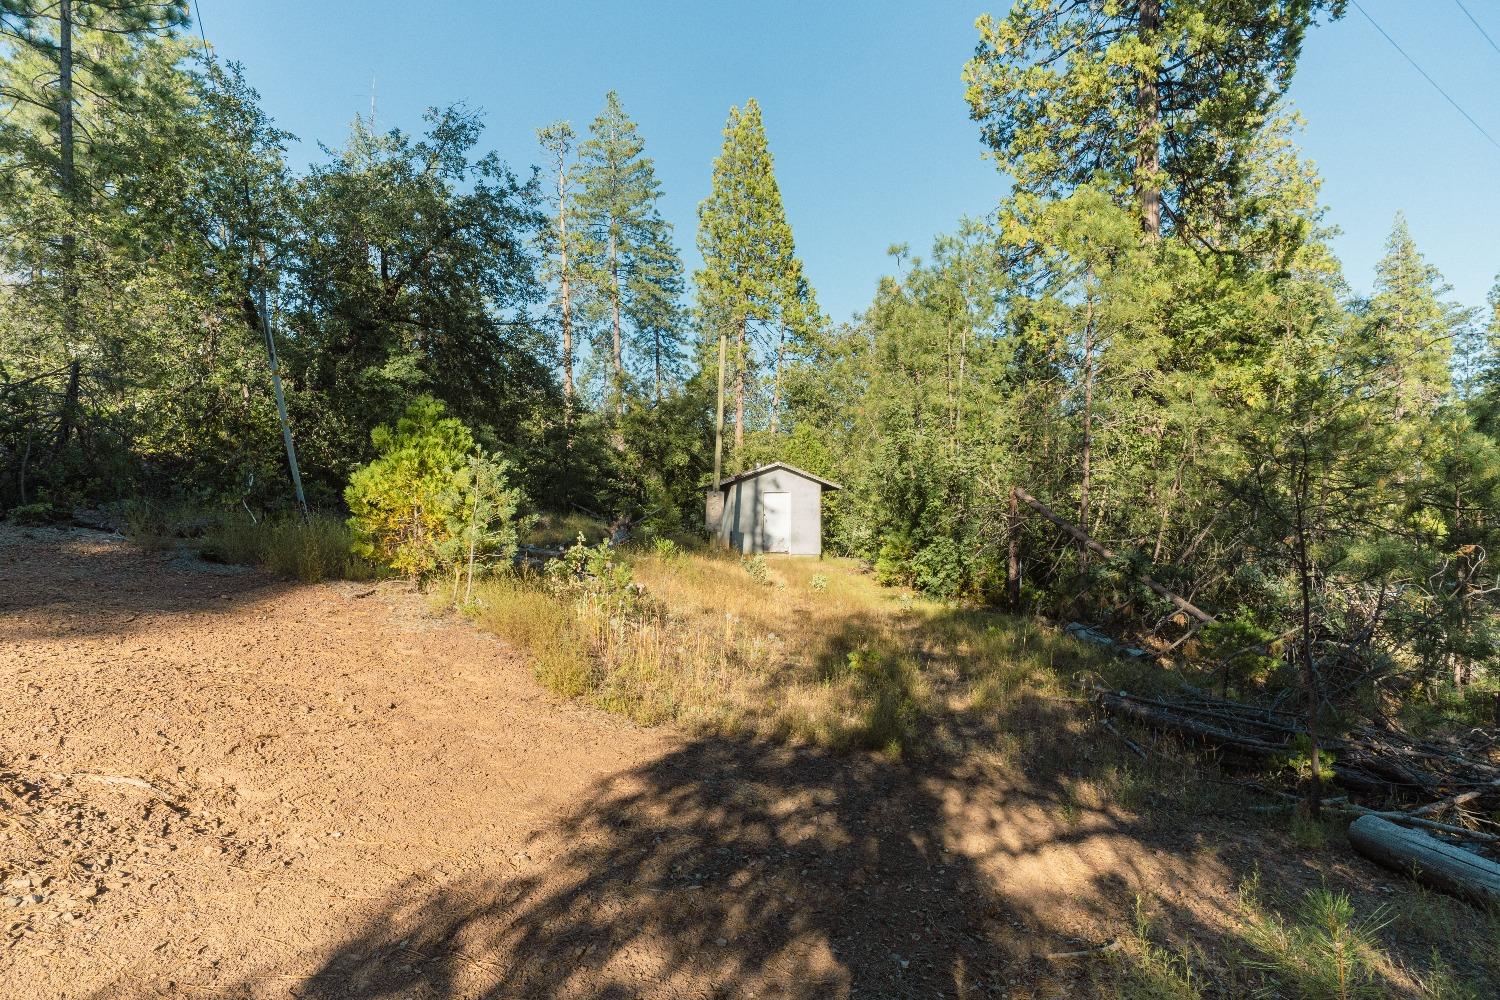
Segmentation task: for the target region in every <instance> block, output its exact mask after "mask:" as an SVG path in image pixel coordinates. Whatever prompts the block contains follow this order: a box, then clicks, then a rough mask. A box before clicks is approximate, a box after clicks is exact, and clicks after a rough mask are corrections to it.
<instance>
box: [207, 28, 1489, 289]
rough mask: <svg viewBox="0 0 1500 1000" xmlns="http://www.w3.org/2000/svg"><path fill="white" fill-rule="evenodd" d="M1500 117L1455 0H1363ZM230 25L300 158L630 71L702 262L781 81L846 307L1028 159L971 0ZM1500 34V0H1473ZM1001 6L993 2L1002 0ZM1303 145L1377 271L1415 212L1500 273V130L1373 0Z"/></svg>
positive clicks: (1461, 285)
mask: <svg viewBox="0 0 1500 1000" xmlns="http://www.w3.org/2000/svg"><path fill="white" fill-rule="evenodd" d="M1361 2H1362V3H1363V4H1364V7H1365V9H1366V10H1368V11H1369V12H1370V14H1372V15H1373V16H1374V17H1375V18H1376V19H1377V20H1378V21H1379V22H1380V23H1381V25H1382V26H1383V27H1384V28H1385V29H1386V30H1387V31H1388V32H1390V33H1391V35H1392V36H1393V37H1394V38H1395V39H1396V40H1397V41H1398V42H1400V43H1401V45H1402V46H1403V47H1404V48H1405V49H1406V50H1407V52H1409V53H1410V54H1411V55H1412V56H1413V57H1414V58H1415V59H1416V60H1417V61H1418V62H1420V63H1421V64H1422V65H1423V67H1424V68H1425V69H1426V70H1427V71H1428V72H1429V73H1430V74H1432V75H1433V76H1434V77H1435V78H1436V79H1437V80H1438V82H1439V83H1441V84H1442V85H1443V86H1444V88H1445V89H1446V90H1447V91H1448V92H1449V93H1450V94H1451V95H1452V96H1453V97H1454V98H1455V99H1456V100H1458V102H1459V103H1460V104H1462V105H1464V107H1465V108H1466V110H1468V111H1469V113H1470V114H1471V115H1473V116H1474V117H1475V118H1476V119H1478V120H1479V122H1480V123H1481V124H1483V125H1484V126H1485V128H1487V129H1488V130H1489V132H1490V133H1491V134H1492V135H1495V136H1496V137H1497V138H1500V105H1497V103H1496V102H1495V100H1494V96H1493V95H1495V94H1500V52H1497V51H1496V50H1495V49H1493V48H1491V47H1490V46H1489V45H1488V43H1486V42H1485V40H1484V39H1483V38H1482V37H1481V36H1480V34H1479V33H1478V32H1477V31H1476V30H1475V29H1474V26H1473V25H1472V24H1471V23H1470V22H1469V21H1468V20H1467V19H1466V18H1465V17H1464V15H1463V12H1462V11H1461V10H1460V9H1459V8H1458V6H1457V5H1455V4H1454V3H1453V0H1425V2H1418V0H1361ZM198 3H199V4H200V7H201V13H202V19H203V22H204V26H205V28H206V31H207V34H208V38H209V41H210V42H211V43H212V44H213V45H214V46H215V47H216V48H217V49H218V51H219V52H220V53H221V54H222V55H224V56H225V57H227V58H230V59H236V60H239V61H241V62H243V63H244V64H245V67H246V71H247V75H248V76H249V78H250V79H251V81H252V82H253V83H254V84H255V85H256V87H257V88H258V89H259V90H260V91H261V94H262V96H263V97H264V100H265V105H266V108H267V110H268V111H269V112H270V113H271V115H272V116H274V117H275V118H276V120H277V122H278V123H279V124H280V125H281V126H282V127H283V128H286V129H288V130H289V131H291V132H294V133H296V134H297V135H298V136H299V137H300V138H301V139H302V145H301V147H300V148H299V149H298V150H296V156H297V157H298V158H299V159H300V160H302V161H306V160H308V159H313V158H316V157H317V156H318V155H319V154H318V150H317V143H318V142H323V143H327V144H330V145H336V144H338V143H340V142H341V141H342V140H343V137H344V134H345V130H346V127H347V125H348V123H349V121H350V120H351V119H352V118H353V116H354V115H355V114H356V113H367V112H368V110H369V106H370V85H371V78H372V77H373V78H374V80H375V90H376V98H377V104H378V110H379V122H380V124H381V125H382V126H390V125H399V126H401V127H403V128H408V129H416V128H419V127H420V125H421V113H422V110H423V109H424V108H426V107H428V106H430V105H435V104H447V103H451V102H455V101H465V102H467V103H469V104H471V105H474V106H476V107H479V108H482V109H483V110H484V111H485V112H486V114H487V122H488V129H487V131H486V134H485V139H484V142H485V145H486V147H487V148H493V149H496V150H498V151H499V152H500V154H501V155H502V156H503V157H504V158H505V159H506V160H507V161H508V162H510V163H511V164H512V165H513V166H515V167H527V166H529V165H530V164H532V163H536V162H540V155H539V153H538V151H537V147H536V141H535V130H536V128H537V127H538V126H541V125H545V124H547V123H549V122H552V121H555V120H557V119H560V118H566V119H569V120H571V121H572V122H573V123H574V125H575V126H577V127H578V128H579V130H580V131H582V130H583V128H584V127H585V126H586V125H587V123H588V121H589V120H590V119H592V118H593V116H594V115H595V114H596V113H597V111H598V110H599V107H600V106H601V104H602V103H603V95H604V92H605V91H606V90H609V89H611V88H613V89H615V90H618V91H619V92H620V95H621V99H622V100H623V102H624V104H625V107H626V110H627V111H629V112H630V113H631V114H632V115H633V116H634V117H635V118H636V119H637V120H638V121H639V122H640V125H641V129H642V133H643V135H644V136H645V138H646V141H647V146H648V150H649V152H650V153H651V155H652V156H653V157H654V159H655V160H656V164H657V170H658V174H659V176H660V178H661V180H662V183H663V185H664V188H665V192H666V193H665V201H664V206H663V208H664V211H665V213H666V215H667V217H668V218H669V220H670V221H671V222H672V223H673V224H674V225H675V226H676V229H677V241H678V244H679V245H680V246H681V247H682V248H683V250H684V252H685V253H686V255H687V257H688V260H689V263H690V265H691V264H693V263H695V262H696V255H695V253H694V251H693V235H694V219H695V216H694V212H695V209H696V206H697V204H698V202H699V201H700V200H701V199H702V198H703V197H704V196H705V195H706V194H707V193H708V183H709V169H710V165H711V162H712V160H713V157H714V155H715V154H716V153H717V151H718V148H719V144H720V141H721V135H720V133H721V129H722V128H723V124H724V118H725V115H726V113H727V112H728V109H729V107H730V106H731V105H733V104H739V103H742V102H743V101H744V100H745V99H746V98H747V97H752V96H753V97H756V98H757V99H759V100H760V102H761V105H762V107H763V109H764V112H765V118H766V126H767V131H768V134H769V137H770V142H771V148H772V151H773V153H774V154H775V157H776V169H777V176H778V178H779V180H780V182H781V186H782V192H783V196H784V198H785V201H786V205H787V212H788V215H789V217H790V219H791V222H792V226H793V229H794V231H795V233H796V236H797V242H798V248H799V251H800V253H801V255H802V258H803V260H804V262H805V264H806V266H807V270H808V274H809V276H810V277H811V279H812V281H813V283H814V285H815V287H816V288H817V291H818V295H819V299H820V301H821V302H822V305H823V307H824V309H825V310H827V311H828V312H829V313H830V314H831V315H832V316H833V317H834V318H835V319H846V318H848V316H849V315H850V314H852V313H853V312H855V311H857V310H859V309H861V308H863V307H864V306H865V305H866V304H867V303H868V301H869V299H870V296H871V294H872V293H873V290H874V286H875V281H876V279H877V278H878V277H879V275H880V274H882V273H885V272H886V271H888V270H889V269H890V263H889V259H888V258H887V256H886V253H885V251H886V248H887V247H888V246H889V245H890V244H892V243H909V244H910V245H911V247H912V249H913V250H914V251H919V252H920V251H921V250H923V249H925V248H926V246H927V245H928V243H929V242H930V240H931V239H932V237H933V236H934V235H935V234H937V233H940V232H944V231H947V230H949V229H951V228H952V227H953V226H954V224H955V223H956V222H957V221H958V219H959V218H960V217H961V216H963V215H965V214H969V215H981V214H983V213H985V212H987V211H989V210H990V209H991V208H992V207H993V206H994V205H995V203H996V201H997V200H998V199H999V197H1000V196H1001V194H1002V193H1003V191H1004V186H1005V185H1004V180H1003V178H1002V177H1001V176H1000V175H999V174H998V173H997V172H996V171H995V169H994V167H993V165H992V164H990V163H989V162H988V161H986V160H984V159H982V156H981V154H982V149H981V147H980V144H979V140H978V133H977V130H976V128H975V126H974V124H973V123H972V122H971V121H970V120H969V118H968V108H967V105H966V104H965V103H964V99H963V85H962V83H961V81H960V73H961V71H962V68H963V64H964V61H965V60H966V59H967V58H968V56H969V55H970V54H971V53H972V51H973V47H974V41H975V33H974V30H973V21H974V18H975V17H976V16H977V15H978V14H979V13H980V12H981V11H983V10H985V9H987V8H986V7H985V6H984V5H982V4H975V3H973V2H953V0H896V2H887V0H862V2H855V0H842V2H835V0H811V2H810V0H800V2H795V0H794V2H786V0H763V2H757V3H733V4H732V3H728V2H716V0H670V2H669V0H634V2H631V0H613V2H609V0H592V2H586V0H548V2H480V0H433V2H430V3H411V2H409V0H406V2H396V0H359V2H355V0H343V2H336V0H198ZM1465 4H1466V6H1467V7H1468V8H1469V10H1470V11H1472V12H1473V13H1474V15H1475V16H1476V17H1477V18H1479V20H1480V21H1481V23H1483V24H1484V25H1485V28H1486V30H1488V31H1489V33H1490V35H1491V37H1494V38H1496V39H1500V4H1497V3H1495V2H1493V0H1465ZM1000 6H1001V5H1000V4H996V5H994V6H992V7H990V8H988V9H991V10H995V11H998V9H999V7H1000ZM1292 96H1293V99H1294V100H1295V102H1296V104H1297V106H1298V107H1299V108H1300V110H1301V111H1302V113H1303V114H1304V116H1305V117H1306V118H1307V123H1308V124H1307V131H1306V133H1305V134H1304V136H1303V146H1304V148H1305V151H1306V152H1307V154H1308V155H1309V156H1311V157H1312V158H1313V159H1314V160H1315V161H1316V162H1317V164H1318V166H1319V169H1320V170H1321V171H1322V174H1323V177H1324V181H1325V184H1324V189H1323V196H1324V201H1325V202H1326V203H1327V204H1328V205H1329V207H1330V209H1331V212H1330V221H1332V222H1333V223H1334V224H1336V225H1337V226H1339V227H1340V228H1341V229H1342V230H1343V235H1342V236H1340V237H1339V238H1338V240H1337V243H1336V246H1337V249H1338V251H1339V254H1340V256H1341V257H1342V259H1343V261H1344V264H1345V267H1346V269H1347V273H1348V277H1349V280H1350V283H1351V284H1352V285H1353V286H1354V287H1355V288H1356V289H1365V288H1368V286H1369V283H1370V274H1371V268H1372V267H1373V265H1374V262H1375V260H1376V259H1377V258H1378V257H1379V256H1380V253H1381V245H1382V243H1383V241H1384V239H1385V236H1386V234H1387V232H1388V231H1389V229H1390V225H1391V220H1392V217H1393V216H1394V215H1395V213H1396V211H1397V210H1404V211H1405V212H1406V215H1407V219H1408V221H1409V223H1410V225H1411V228H1412V231H1413V233H1414V235H1415V237H1416V239H1417V242H1418V245H1419V246H1420V247H1421V248H1422V249H1423V251H1424V252H1425V253H1426V254H1427V257H1428V259H1429V260H1430V261H1431V262H1432V263H1434V264H1435V265H1437V266H1438V267H1439V269H1441V270H1442V272H1443V274H1444V276H1445V277H1446V278H1447V279H1448V281H1449V282H1450V283H1451V284H1452V285H1453V286H1454V297H1455V298H1457V299H1458V300H1459V301H1461V302H1463V303H1465V304H1469V305H1478V304H1480V303H1482V302H1483V300H1484V296H1485V293H1486V292H1487V290H1488V289H1489V287H1490V284H1491V282H1492V280H1493V278H1494V276H1495V274H1496V272H1497V271H1500V183H1497V180H1500V149H1497V148H1495V147H1494V146H1492V145H1490V144H1489V143H1488V142H1486V141H1485V139H1484V138H1483V137H1482V136H1480V135H1479V134H1478V133H1477V132H1476V131H1475V130H1474V129H1473V127H1472V126H1470V125H1469V124H1468V123H1467V122H1465V121H1464V120H1463V118H1462V117H1460V115H1459V113H1458V112H1456V111H1454V110H1453V108H1452V107H1450V106H1449V105H1448V104H1447V103H1446V102H1445V101H1444V100H1443V98H1442V97H1441V96H1439V95H1438V94H1437V93H1436V92H1434V91H1433V90H1432V88H1431V87H1430V85H1429V84H1427V83H1426V82H1425V81H1424V80H1423V79H1422V78H1421V77H1420V76H1419V75H1418V74H1417V73H1416V71H1415V70H1413V69H1412V68H1411V67H1410V66H1409V65H1408V64H1407V63H1406V62H1405V61H1404V60H1403V59H1402V58H1401V56H1400V55H1399V54H1397V53H1396V52H1395V51H1394V50H1393V49H1392V48H1391V47H1390V44H1389V43H1388V42H1386V41H1385V39H1383V38H1381V37H1380V35H1379V34H1377V33H1376V31H1375V29H1374V28H1372V27H1371V26H1370V24H1369V22H1367V21H1366V20H1365V19H1364V18H1363V17H1362V16H1361V15H1360V13H1359V12H1358V11H1357V10H1355V9H1354V8H1353V7H1352V6H1351V7H1350V10H1349V13H1348V15H1347V16H1346V17H1345V18H1344V20H1342V21H1341V22H1339V23H1337V24H1335V25H1332V26H1325V27H1322V28H1320V29H1318V30H1316V31H1314V32H1313V33H1312V35H1311V36H1310V37H1309V39H1308V43H1307V46H1306V51H1305V53H1304V57H1303V61H1302V66H1301V69H1300V71H1299V73H1298V76H1297V78H1296V81H1295V83H1294V85H1293V88H1292Z"/></svg>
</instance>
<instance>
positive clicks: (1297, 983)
mask: <svg viewBox="0 0 1500 1000" xmlns="http://www.w3.org/2000/svg"><path fill="white" fill-rule="evenodd" d="M1257 885H1258V883H1257ZM1257 895H1258V893H1257V891H1256V888H1255V887H1249V888H1247V887H1242V888H1241V894H1240V896H1241V901H1242V904H1243V905H1244V907H1245V909H1246V914H1247V918H1248V922H1247V926H1246V929H1245V932H1244V937H1245V940H1246V942H1247V943H1249V944H1250V946H1251V947H1252V948H1254V949H1255V950H1256V952H1257V953H1258V955H1257V957H1255V958H1253V959H1251V960H1250V962H1249V965H1250V967H1251V968H1255V969H1260V970H1262V971H1264V972H1266V973H1267V974H1269V975H1270V976H1271V978H1272V979H1273V980H1275V981H1276V982H1277V983H1278V984H1279V985H1280V986H1282V987H1283V988H1289V989H1291V990H1292V991H1293V992H1294V993H1295V995H1297V996H1300V997H1306V998H1307V1000H1356V998H1359V997H1374V996H1380V995H1383V990H1382V989H1381V988H1380V987H1379V986H1378V985H1377V984H1376V983H1375V981H1374V980H1375V976H1374V960H1375V959H1376V958H1377V957H1378V956H1379V954H1380V951H1379V946H1378V944H1377V942H1376V935H1377V934H1378V933H1379V932H1380V930H1381V929H1382V928H1384V927H1385V926H1386V925H1387V924H1388V923H1390V920H1391V917H1390V916H1389V915H1388V913H1387V911H1386V909H1385V908H1384V907H1381V908H1379V909H1377V910H1375V911H1374V912H1373V913H1371V914H1370V915H1369V916H1367V917H1363V918H1361V917H1358V916H1357V915H1356V914H1355V912H1354V904H1353V903H1352V902H1350V900H1349V897H1348V896H1347V895H1346V894H1344V893H1342V892H1333V891H1331V890H1329V889H1326V888H1322V889H1312V890H1309V891H1308V893H1307V894H1306V895H1305V896H1304V897H1303V899H1302V902H1301V903H1300V904H1299V906H1298V908H1297V913H1296V918H1295V919H1294V920H1293V921H1291V922H1287V921H1285V920H1283V919H1282V918H1281V917H1280V916H1279V915H1278V914H1276V913H1270V912H1266V911H1265V910H1264V909H1263V908H1262V907H1261V906H1260V904H1259V901H1258V900H1257V899H1256V896H1257Z"/></svg>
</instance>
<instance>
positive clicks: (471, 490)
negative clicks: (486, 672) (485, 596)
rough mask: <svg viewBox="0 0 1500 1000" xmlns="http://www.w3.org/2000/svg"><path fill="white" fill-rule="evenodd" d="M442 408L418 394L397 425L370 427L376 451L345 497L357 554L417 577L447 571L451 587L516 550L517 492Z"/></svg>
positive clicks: (495, 463)
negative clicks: (472, 567) (463, 575)
mask: <svg viewBox="0 0 1500 1000" xmlns="http://www.w3.org/2000/svg"><path fill="white" fill-rule="evenodd" d="M443 413H444V409H443V404H442V403H440V402H438V401H437V400H436V399H433V398H432V397H431V396H419V397H417V399H416V400H414V401H413V402H412V403H411V405H410V406H408V407H407V408H406V412H405V414H403V415H402V417H401V419H400V420H398V421H397V422H396V426H395V427H394V428H391V427H388V426H386V425H384V424H382V425H381V426H379V427H377V428H375V430H374V431H373V432H372V433H371V435H370V437H371V440H372V441H373V442H374V444H375V449H376V451H377V452H379V454H378V455H377V457H376V458H375V460H374V461H372V462H371V463H370V464H369V465H366V466H364V467H363V468H360V469H358V470H356V471H355V473H354V475H352V476H350V477H349V486H348V488H347V489H346V490H345V491H344V499H345V500H346V501H347V502H348V504H349V512H350V515H349V528H350V530H351V531H352V532H353V536H354V537H353V546H352V548H353V551H354V552H355V553H356V554H357V555H359V556H361V557H363V558H366V559H369V560H371V561H372V562H375V563H377V564H379V565H382V566H387V567H389V568H390V569H392V570H394V571H396V572H397V573H400V574H402V575H403V576H409V577H411V578H413V579H417V580H420V579H423V578H426V577H429V576H431V575H433V574H434V573H439V572H451V573H453V574H455V575H454V579H455V591H456V581H457V574H458V572H460V571H464V572H465V573H467V571H468V569H469V567H470V564H471V560H472V561H473V562H474V563H476V564H477V566H476V568H477V567H478V566H488V565H491V564H493V563H495V562H500V561H504V560H508V559H509V558H510V556H511V555H513V554H514V552H515V545H516V525H515V523H514V518H515V510H516V506H517V503H518V501H519V495H518V494H517V493H516V492H515V491H513V490H510V489H508V488H507V487H506V479H505V474H506V472H507V471H508V470H507V468H506V466H505V465H504V463H502V462H499V461H497V460H495V459H493V458H490V457H489V456H486V455H484V454H483V453H482V452H480V451H479V449H478V448H477V447H476V446H475V444H474V438H473V436H472V435H471V434H470V433H469V431H468V428H466V427H464V425H463V424H462V423H460V422H459V421H458V420H457V419H455V418H453V417H445V416H443ZM468 575H470V576H472V574H468ZM471 583H472V581H471Z"/></svg>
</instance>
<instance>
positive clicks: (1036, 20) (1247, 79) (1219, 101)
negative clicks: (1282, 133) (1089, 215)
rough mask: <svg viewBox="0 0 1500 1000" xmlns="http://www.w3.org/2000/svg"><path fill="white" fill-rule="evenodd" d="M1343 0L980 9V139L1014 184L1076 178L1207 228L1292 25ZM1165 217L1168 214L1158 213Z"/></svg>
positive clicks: (1030, 4)
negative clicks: (996, 12) (993, 12)
mask: <svg viewBox="0 0 1500 1000" xmlns="http://www.w3.org/2000/svg"><path fill="white" fill-rule="evenodd" d="M1343 7H1344V4H1343V0H1278V2H1275V3H1264V2H1259V0H1229V2H1227V3H1226V2H1223V0H1133V2H1124V3H1109V4H1098V3H1078V2H1076V0H1018V2H1017V3H1015V4H1013V5H1012V6H1011V9H1010V11H1009V13H1007V14H1006V16H1005V17H1004V18H1002V19H998V20H997V19H995V18H993V17H991V16H989V15H986V16H984V17H981V18H980V19H979V21H978V28H979V34H980V41H979V47H978V50H977V52H976V54H975V56H974V58H973V59H972V60H970V62H969V64H968V65H967V66H966V67H965V70H964V79H965V82H966V83H967V84H968V100H969V107H970V111H971V114H972V116H973V118H974V119H975V120H976V121H978V122H979V123H980V124H981V128H982V132H983V136H984V142H985V144H986V145H987V146H989V147H990V149H991V150H993V152H994V154H995V157H996V159H997V160H998V161H999V163H1000V166H1001V168H1002V169H1003V170H1005V171H1006V172H1007V173H1009V174H1010V175H1011V177H1012V178H1013V180H1014V183H1015V190H1016V191H1017V193H1019V194H1022V195H1032V196H1046V195H1053V196H1055V195H1060V194H1066V193H1067V192H1068V191H1069V190H1071V189H1072V188H1074V187H1077V186H1078V185H1081V184H1086V183H1092V184H1095V185H1097V186H1099V187H1101V188H1103V189H1105V190H1108V191H1109V192H1110V193H1111V194H1112V195H1114V196H1115V197H1116V198H1117V199H1118V200H1119V201H1120V202H1121V203H1122V204H1123V203H1124V202H1126V201H1133V202H1134V204H1135V207H1136V210H1137V212H1138V215H1139V218H1140V222H1141V227H1142V229H1143V230H1144V231H1145V232H1146V234H1147V235H1148V236H1149V237H1151V238H1155V237H1157V236H1159V235H1160V234H1161V233H1162V232H1163V231H1164V225H1165V226H1166V228H1168V229H1171V230H1179V229H1180V230H1185V231H1189V232H1193V233H1194V234H1195V235H1197V236H1198V238H1200V239H1204V238H1207V237H1208V236H1210V235H1212V234H1213V229H1214V225H1213V222H1214V220H1213V219H1211V218H1202V217H1200V216H1203V215H1209V216H1211V215H1213V214H1215V212H1214V211H1213V210H1214V209H1215V208H1222V207H1224V199H1225V198H1226V196H1230V195H1232V194H1233V193H1234V192H1235V191H1236V190H1237V188H1238V186H1239V183H1240V181H1241V180H1242V176H1243V169H1244V165H1245V163H1244V152H1245V150H1246V147H1247V145H1248V144H1249V143H1250V142H1251V140H1252V137H1253V136H1254V134H1255V132H1256V131H1257V129H1259V127H1260V126H1261V125H1262V124H1263V123H1264V122H1265V121H1266V120H1267V118H1268V116H1269V114H1270V113H1271V111H1272V109H1273V108H1274V106H1275V104H1276V101H1277V100H1278V99H1279V98H1280V96H1281V95H1282V93H1283V92H1284V91H1285V89H1286V86H1287V84H1288V82H1289V81H1290V79H1291V76H1292V73H1293V71H1294V70H1295V68H1296V64H1297V58H1298V55H1299V53H1300V49H1301V45H1302V39H1303V36H1304V34H1305V33H1306V31H1307V29H1308V27H1309V26H1310V25H1311V24H1312V23H1313V22H1314V20H1315V19H1316V18H1317V16H1318V15H1319V14H1320V13H1322V12H1324V11H1327V12H1329V13H1330V14H1331V15H1332V16H1338V15H1339V14H1341V13H1342V12H1343ZM1168 223H1169V224H1170V225H1167V224H1168Z"/></svg>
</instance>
